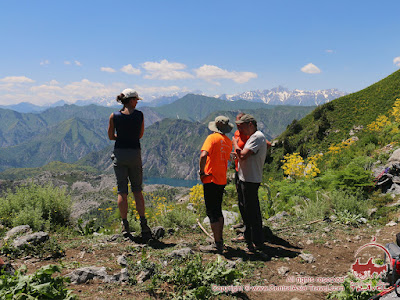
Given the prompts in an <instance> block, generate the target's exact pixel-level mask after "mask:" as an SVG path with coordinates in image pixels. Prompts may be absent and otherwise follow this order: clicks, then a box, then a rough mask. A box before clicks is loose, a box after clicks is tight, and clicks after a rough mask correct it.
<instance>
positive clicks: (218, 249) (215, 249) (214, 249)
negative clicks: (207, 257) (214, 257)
mask: <svg viewBox="0 0 400 300" xmlns="http://www.w3.org/2000/svg"><path fill="white" fill-rule="evenodd" d="M199 250H200V252H204V253H218V254H222V253H223V252H224V242H223V241H220V242H214V243H211V244H210V245H208V246H200V247H199Z"/></svg>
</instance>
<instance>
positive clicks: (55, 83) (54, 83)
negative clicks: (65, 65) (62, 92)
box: [49, 79, 59, 85]
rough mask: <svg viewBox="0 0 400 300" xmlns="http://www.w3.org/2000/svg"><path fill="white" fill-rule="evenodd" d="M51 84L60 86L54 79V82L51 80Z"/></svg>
mask: <svg viewBox="0 0 400 300" xmlns="http://www.w3.org/2000/svg"><path fill="white" fill-rule="evenodd" d="M49 84H50V85H58V84H59V83H58V81H57V80H55V79H53V80H50V82H49Z"/></svg>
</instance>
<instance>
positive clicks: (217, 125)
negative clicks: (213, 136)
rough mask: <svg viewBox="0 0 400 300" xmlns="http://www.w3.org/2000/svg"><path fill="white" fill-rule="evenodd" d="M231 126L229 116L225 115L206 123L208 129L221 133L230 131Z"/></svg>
mask: <svg viewBox="0 0 400 300" xmlns="http://www.w3.org/2000/svg"><path fill="white" fill-rule="evenodd" d="M232 128H233V124H232V123H229V118H228V117H225V116H218V117H216V118H215V120H214V121H211V122H210V123H208V129H210V130H211V131H214V132H219V133H222V134H226V133H228V132H231V130H232Z"/></svg>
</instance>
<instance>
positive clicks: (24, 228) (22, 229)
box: [4, 225, 32, 240]
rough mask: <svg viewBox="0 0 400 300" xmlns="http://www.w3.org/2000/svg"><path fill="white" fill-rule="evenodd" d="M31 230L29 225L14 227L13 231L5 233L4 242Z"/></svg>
mask: <svg viewBox="0 0 400 300" xmlns="http://www.w3.org/2000/svg"><path fill="white" fill-rule="evenodd" d="M31 232H32V229H31V227H30V226H29V225H20V226H17V227H14V228H13V229H11V230H9V231H7V233H6V236H5V238H4V239H5V240H8V239H9V238H12V237H13V236H16V235H18V234H20V233H31Z"/></svg>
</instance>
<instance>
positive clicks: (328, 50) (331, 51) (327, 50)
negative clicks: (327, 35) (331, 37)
mask: <svg viewBox="0 0 400 300" xmlns="http://www.w3.org/2000/svg"><path fill="white" fill-rule="evenodd" d="M325 52H326V53H333V52H335V51H333V50H331V49H326V50H325Z"/></svg>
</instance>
